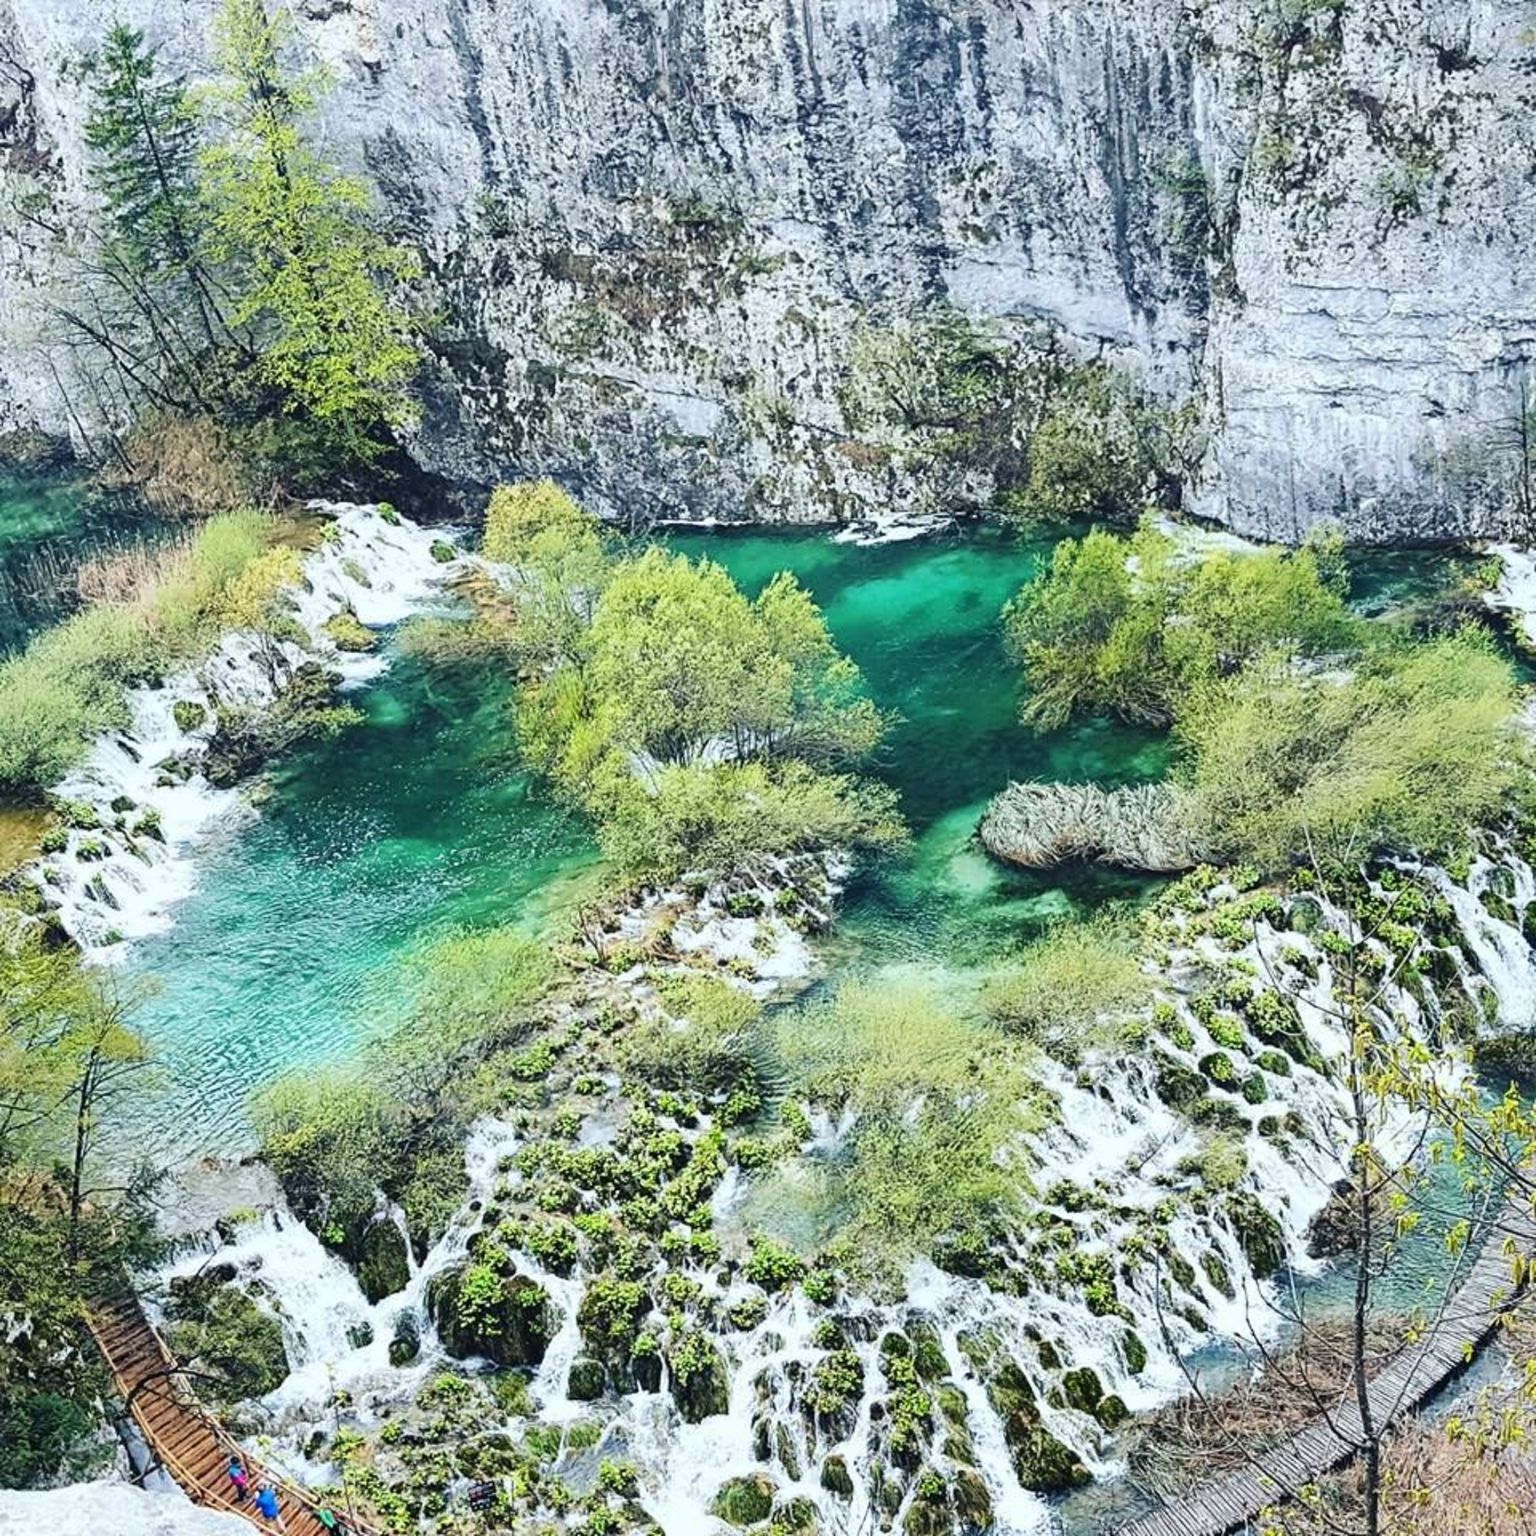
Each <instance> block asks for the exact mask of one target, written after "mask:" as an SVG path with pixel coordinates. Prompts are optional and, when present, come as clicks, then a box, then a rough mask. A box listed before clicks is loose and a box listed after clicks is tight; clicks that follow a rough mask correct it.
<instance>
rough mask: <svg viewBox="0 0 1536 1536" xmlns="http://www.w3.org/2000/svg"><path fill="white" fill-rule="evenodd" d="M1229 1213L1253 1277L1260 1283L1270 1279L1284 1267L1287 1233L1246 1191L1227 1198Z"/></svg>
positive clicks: (1229, 1218) (1228, 1217)
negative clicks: (1255, 1276) (1257, 1278)
mask: <svg viewBox="0 0 1536 1536" xmlns="http://www.w3.org/2000/svg"><path fill="white" fill-rule="evenodd" d="M1226 1212H1227V1220H1228V1221H1229V1222H1231V1224H1232V1231H1233V1232H1234V1233H1235V1234H1236V1237H1237V1240H1238V1242H1239V1244H1241V1246H1242V1250H1243V1252H1244V1254H1245V1255H1247V1258H1248V1263H1249V1264H1250V1265H1251V1266H1252V1268H1253V1272H1254V1274H1255V1275H1257V1276H1258V1277H1259V1279H1260V1280H1265V1279H1268V1278H1269V1276H1270V1275H1272V1274H1274V1273H1275V1271H1276V1270H1278V1269H1279V1268H1280V1266H1281V1265H1282V1264H1284V1263H1285V1258H1286V1248H1285V1232H1284V1231H1283V1230H1282V1228H1281V1226H1280V1223H1279V1222H1278V1221H1276V1220H1275V1218H1274V1217H1273V1216H1271V1215H1270V1213H1269V1212H1268V1211H1266V1210H1265V1209H1264V1207H1263V1206H1262V1205H1261V1204H1260V1203H1259V1200H1258V1197H1257V1196H1256V1195H1252V1194H1249V1193H1248V1192H1247V1191H1245V1190H1242V1191H1239V1192H1238V1193H1237V1194H1234V1195H1229V1196H1228V1197H1227V1202H1226Z"/></svg>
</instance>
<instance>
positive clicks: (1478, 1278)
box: [1117, 1201, 1536, 1536]
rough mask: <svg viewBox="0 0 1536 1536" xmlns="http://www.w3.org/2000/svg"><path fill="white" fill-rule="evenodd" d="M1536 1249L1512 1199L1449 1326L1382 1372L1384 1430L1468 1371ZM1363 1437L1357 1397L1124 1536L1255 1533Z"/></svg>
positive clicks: (1455, 1303) (1375, 1400) (1448, 1311)
mask: <svg viewBox="0 0 1536 1536" xmlns="http://www.w3.org/2000/svg"><path fill="white" fill-rule="evenodd" d="M1533 1250H1536V1221H1533V1220H1532V1217H1531V1213H1530V1211H1529V1210H1528V1209H1526V1208H1524V1207H1523V1206H1521V1205H1520V1204H1519V1203H1517V1202H1514V1201H1511V1202H1510V1203H1509V1204H1507V1205H1506V1206H1505V1207H1504V1212H1503V1214H1502V1216H1501V1217H1500V1220H1499V1224H1498V1230H1497V1231H1495V1233H1494V1234H1493V1236H1491V1237H1490V1238H1489V1240H1488V1242H1487V1243H1486V1244H1485V1245H1484V1248H1483V1251H1482V1253H1481V1254H1479V1256H1478V1257H1477V1259H1476V1260H1475V1261H1474V1263H1473V1264H1472V1267H1471V1269H1470V1270H1468V1272H1467V1278H1466V1279H1465V1280H1464V1281H1463V1282H1462V1285H1461V1287H1460V1288H1459V1289H1458V1290H1457V1291H1456V1293H1455V1295H1454V1296H1452V1297H1451V1299H1450V1302H1449V1303H1448V1305H1447V1306H1446V1308H1445V1315H1444V1317H1443V1318H1442V1320H1441V1321H1440V1323H1439V1324H1438V1325H1437V1326H1436V1327H1434V1328H1432V1329H1431V1330H1430V1331H1429V1333H1428V1334H1427V1336H1426V1337H1425V1338H1424V1339H1423V1340H1421V1341H1420V1342H1419V1343H1417V1344H1413V1345H1410V1346H1409V1347H1408V1348H1406V1349H1404V1350H1403V1351H1402V1352H1401V1353H1400V1354H1399V1355H1398V1356H1397V1357H1396V1358H1395V1359H1394V1360H1393V1361H1392V1363H1391V1364H1390V1365H1388V1366H1387V1367H1386V1368H1385V1369H1384V1370H1382V1371H1381V1372H1380V1373H1379V1374H1377V1375H1376V1376H1375V1377H1373V1378H1372V1380H1371V1384H1370V1403H1371V1416H1372V1418H1373V1419H1374V1421H1375V1422H1376V1424H1377V1425H1378V1426H1382V1425H1386V1424H1390V1423H1392V1422H1393V1421H1394V1420H1396V1419H1398V1418H1400V1417H1401V1416H1402V1415H1403V1414H1406V1413H1411V1412H1412V1411H1413V1410H1414V1409H1415V1408H1418V1407H1419V1406H1420V1405H1421V1404H1423V1403H1424V1402H1425V1400H1426V1399H1427V1398H1429V1397H1431V1396H1432V1395H1433V1394H1434V1392H1435V1390H1436V1389H1437V1388H1438V1387H1440V1386H1442V1385H1443V1384H1444V1383H1445V1382H1447V1381H1449V1380H1450V1379H1451V1378H1452V1377H1453V1376H1455V1375H1456V1373H1457V1372H1458V1371H1461V1370H1463V1369H1464V1368H1465V1367H1466V1365H1467V1363H1468V1362H1469V1361H1470V1360H1471V1359H1472V1357H1473V1355H1475V1354H1476V1353H1477V1350H1478V1348H1479V1347H1480V1346H1481V1345H1482V1344H1483V1343H1485V1342H1486V1341H1487V1339H1488V1337H1489V1335H1490V1334H1491V1333H1492V1332H1493V1331H1494V1329H1495V1328H1497V1327H1498V1325H1499V1319H1500V1317H1501V1316H1502V1315H1503V1314H1504V1313H1505V1312H1507V1311H1508V1310H1509V1308H1510V1307H1511V1306H1512V1305H1513V1303H1514V1302H1515V1300H1516V1299H1517V1297H1518V1294H1519V1292H1518V1291H1517V1290H1516V1288H1515V1287H1514V1285H1513V1283H1512V1280H1511V1266H1512V1258H1513V1255H1515V1254H1519V1255H1521V1256H1529V1255H1530V1254H1531V1253H1532V1252H1533ZM1362 1440H1363V1435H1362V1433H1361V1423H1360V1409H1359V1406H1358V1405H1357V1404H1356V1402H1355V1399H1354V1396H1353V1394H1352V1393H1351V1395H1350V1396H1349V1397H1348V1398H1347V1400H1343V1401H1341V1402H1339V1403H1338V1404H1337V1406H1335V1407H1334V1408H1333V1409H1332V1410H1331V1411H1329V1412H1327V1413H1323V1414H1320V1415H1319V1416H1318V1417H1317V1418H1316V1419H1314V1420H1313V1421H1312V1423H1311V1424H1309V1425H1308V1426H1307V1428H1306V1429H1304V1430H1302V1431H1300V1432H1299V1433H1298V1434H1296V1435H1293V1436H1292V1437H1291V1438H1290V1439H1289V1440H1285V1441H1282V1442H1281V1443H1280V1444H1279V1445H1276V1446H1273V1447H1271V1448H1270V1449H1269V1450H1267V1451H1261V1452H1258V1453H1257V1454H1256V1455H1255V1457H1254V1463H1255V1464H1254V1465H1250V1466H1247V1467H1244V1468H1242V1469H1241V1470H1239V1471H1235V1472H1227V1473H1223V1474H1221V1475H1220V1476H1217V1477H1213V1478H1210V1479H1208V1480H1207V1481H1205V1482H1204V1483H1201V1484H1199V1485H1198V1486H1197V1487H1195V1488H1193V1489H1191V1490H1190V1491H1189V1492H1188V1493H1187V1494H1185V1495H1184V1496H1183V1497H1182V1498H1181V1499H1180V1500H1179V1502H1178V1503H1177V1504H1170V1505H1166V1506H1164V1507H1163V1508H1162V1509H1158V1510H1153V1511H1152V1512H1151V1513H1150V1514H1146V1515H1143V1516H1142V1517H1141V1518H1140V1519H1138V1520H1133V1521H1132V1522H1131V1523H1130V1524H1129V1525H1123V1526H1121V1527H1119V1529H1118V1532H1117V1536H1227V1533H1229V1532H1234V1531H1243V1530H1246V1529H1247V1528H1248V1527H1249V1526H1250V1525H1251V1524H1252V1523H1253V1522H1255V1521H1256V1520H1257V1518H1258V1516H1259V1514H1260V1513H1261V1512H1262V1511H1263V1510H1265V1509H1268V1508H1270V1507H1272V1506H1274V1505H1277V1504H1282V1503H1284V1502H1285V1500H1286V1499H1287V1498H1289V1497H1291V1496H1293V1495H1294V1494H1296V1493H1297V1492H1298V1491H1300V1490H1301V1489H1303V1488H1305V1487H1307V1486H1308V1485H1309V1484H1311V1483H1315V1482H1316V1481H1317V1480H1318V1479H1319V1478H1320V1477H1323V1476H1325V1475H1326V1474H1327V1473H1329V1472H1334V1471H1337V1470H1338V1469H1339V1468H1340V1467H1342V1466H1344V1465H1345V1464H1346V1463H1348V1462H1350V1461H1352V1460H1353V1459H1354V1458H1355V1456H1356V1455H1357V1454H1358V1453H1359V1451H1360V1448H1361V1443H1362Z"/></svg>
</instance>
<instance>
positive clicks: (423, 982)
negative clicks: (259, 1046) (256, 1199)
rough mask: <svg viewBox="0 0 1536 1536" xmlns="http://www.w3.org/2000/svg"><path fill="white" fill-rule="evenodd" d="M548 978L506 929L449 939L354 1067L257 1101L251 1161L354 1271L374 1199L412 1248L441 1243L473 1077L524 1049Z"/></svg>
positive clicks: (411, 980) (412, 971)
mask: <svg viewBox="0 0 1536 1536" xmlns="http://www.w3.org/2000/svg"><path fill="white" fill-rule="evenodd" d="M555 980H556V970H555V965H554V962H553V960H552V958H551V957H550V955H549V952H548V951H547V949H546V948H545V947H544V946H543V945H541V944H539V943H537V942H536V941H534V940H532V939H529V938H527V937H525V936H524V935H522V934H520V933H518V932H516V931H515V930H513V929H511V928H492V929H488V930H484V931H477V932H465V933H456V934H450V935H449V936H447V937H446V938H444V939H442V940H440V941H438V942H437V943H435V944H434V945H432V946H431V947H430V948H428V949H427V950H425V951H424V952H423V953H422V954H421V955H419V956H418V957H416V958H415V959H414V960H413V961H412V962H411V963H410V965H409V968H408V971H407V973H406V975H405V976H404V977H403V978H402V982H403V986H404V989H405V990H406V992H407V994H408V995H409V996H410V998H411V1001H412V1005H411V1009H410V1013H409V1016H408V1017H407V1018H406V1019H405V1020H404V1021H403V1022H402V1023H401V1024H400V1025H398V1026H397V1027H396V1028H394V1029H393V1030H391V1031H389V1032H387V1033H386V1034H385V1036H384V1037H383V1038H382V1039H381V1040H380V1041H379V1042H378V1043H377V1044H376V1045H374V1046H373V1047H371V1048H370V1049H369V1050H368V1051H366V1052H364V1054H363V1055H362V1057H361V1058H360V1059H359V1060H358V1061H356V1062H355V1063H353V1064H351V1065H349V1066H347V1067H340V1068H335V1069H331V1070H326V1071H315V1070H309V1071H305V1072H300V1073H293V1074H289V1075H288V1076H285V1077H282V1078H280V1079H278V1080H277V1081H276V1082H275V1083H273V1084H272V1085H271V1086H270V1087H269V1088H267V1089H266V1090H265V1091H264V1092H263V1093H261V1094H260V1095H259V1096H258V1097H257V1099H256V1101H255V1103H254V1104H253V1108H252V1116H253V1120H254V1122H255V1125H256V1129H257V1133H258V1135H259V1136H260V1137H261V1142H262V1155H263V1157H264V1158H265V1159H266V1160H267V1162H268V1163H269V1164H270V1166H271V1167H272V1169H273V1171H274V1172H275V1173H276V1174H277V1176H278V1177H279V1179H281V1180H282V1183H283V1188H284V1190H285V1191H286V1193H287V1195H288V1198H289V1200H290V1202H291V1203H292V1205H293V1208H294V1210H295V1211H296V1212H297V1213H298V1214H299V1215H300V1217H301V1218H302V1219H303V1220H304V1221H306V1222H307V1223H308V1224H309V1225H310V1226H311V1227H313V1229H314V1230H315V1231H316V1232H318V1233H319V1234H320V1235H321V1236H322V1237H323V1238H324V1239H325V1240H326V1241H327V1242H328V1243H330V1244H331V1245H332V1246H333V1247H335V1248H336V1249H338V1250H339V1251H340V1252H342V1253H344V1254H345V1255H346V1256H347V1257H349V1258H351V1259H352V1260H353V1261H354V1262H357V1261H358V1260H360V1259H361V1258H362V1256H363V1254H364V1251H365V1248H364V1243H365V1238H366V1233H367V1228H368V1224H369V1222H370V1220H371V1218H372V1217H373V1214H374V1210H375V1206H376V1203H377V1191H378V1190H379V1189H381V1188H382V1189H384V1190H385V1191H386V1192H387V1193H389V1194H390V1195H391V1196H392V1197H393V1198H395V1199H397V1200H399V1201H400V1203H401V1204H402V1206H404V1208H405V1210H406V1213H407V1217H408V1219H410V1220H412V1236H413V1239H415V1240H416V1241H417V1242H418V1244H419V1245H420V1244H422V1243H424V1242H425V1241H426V1240H429V1239H430V1238H431V1237H434V1236H435V1235H436V1234H437V1232H439V1231H441V1228H442V1224H443V1222H444V1221H445V1220H446V1219H447V1216H448V1215H449V1214H451V1212H452V1210H453V1208H454V1206H455V1205H456V1203H457V1200H458V1198H459V1197H460V1195H461V1193H462V1186H463V1179H464V1169H463V1158H462V1154H461V1153H460V1152H459V1150H458V1148H459V1142H460V1140H461V1138H462V1134H463V1132H464V1130H465V1129H466V1128H467V1126H468V1124H469V1122H470V1120H471V1119H472V1118H473V1117H474V1115H475V1114H476V1113H478V1112H480V1111H483V1110H485V1109H487V1108H489V1107H491V1105H490V1104H489V1103H488V1102H487V1101H486V1100H485V1099H484V1098H483V1097H482V1096H481V1095H480V1093H479V1092H478V1091H477V1090H478V1088H479V1086H480V1083H481V1079H480V1078H478V1077H477V1075H476V1072H477V1068H480V1067H481V1066H482V1065H483V1064H484V1063H486V1062H487V1061H490V1060H493V1059H495V1058H496V1057H497V1055H498V1053H502V1052H506V1051H508V1050H509V1049H511V1048H513V1047H515V1046H517V1045H519V1044H521V1043H522V1042H523V1041H524V1040H525V1039H526V1037H527V1035H528V1033H529V1031H530V1030H531V1029H532V1027H533V1024H534V1022H535V1019H536V1010H537V1005H538V1004H539V1003H540V1001H541V1000H542V999H543V998H544V997H545V996H546V995H547V993H548V992H549V990H550V988H551V987H552V985H553V984H554V982H555ZM490 1077H491V1079H492V1081H494V1077H495V1074H494V1073H491V1074H490Z"/></svg>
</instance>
